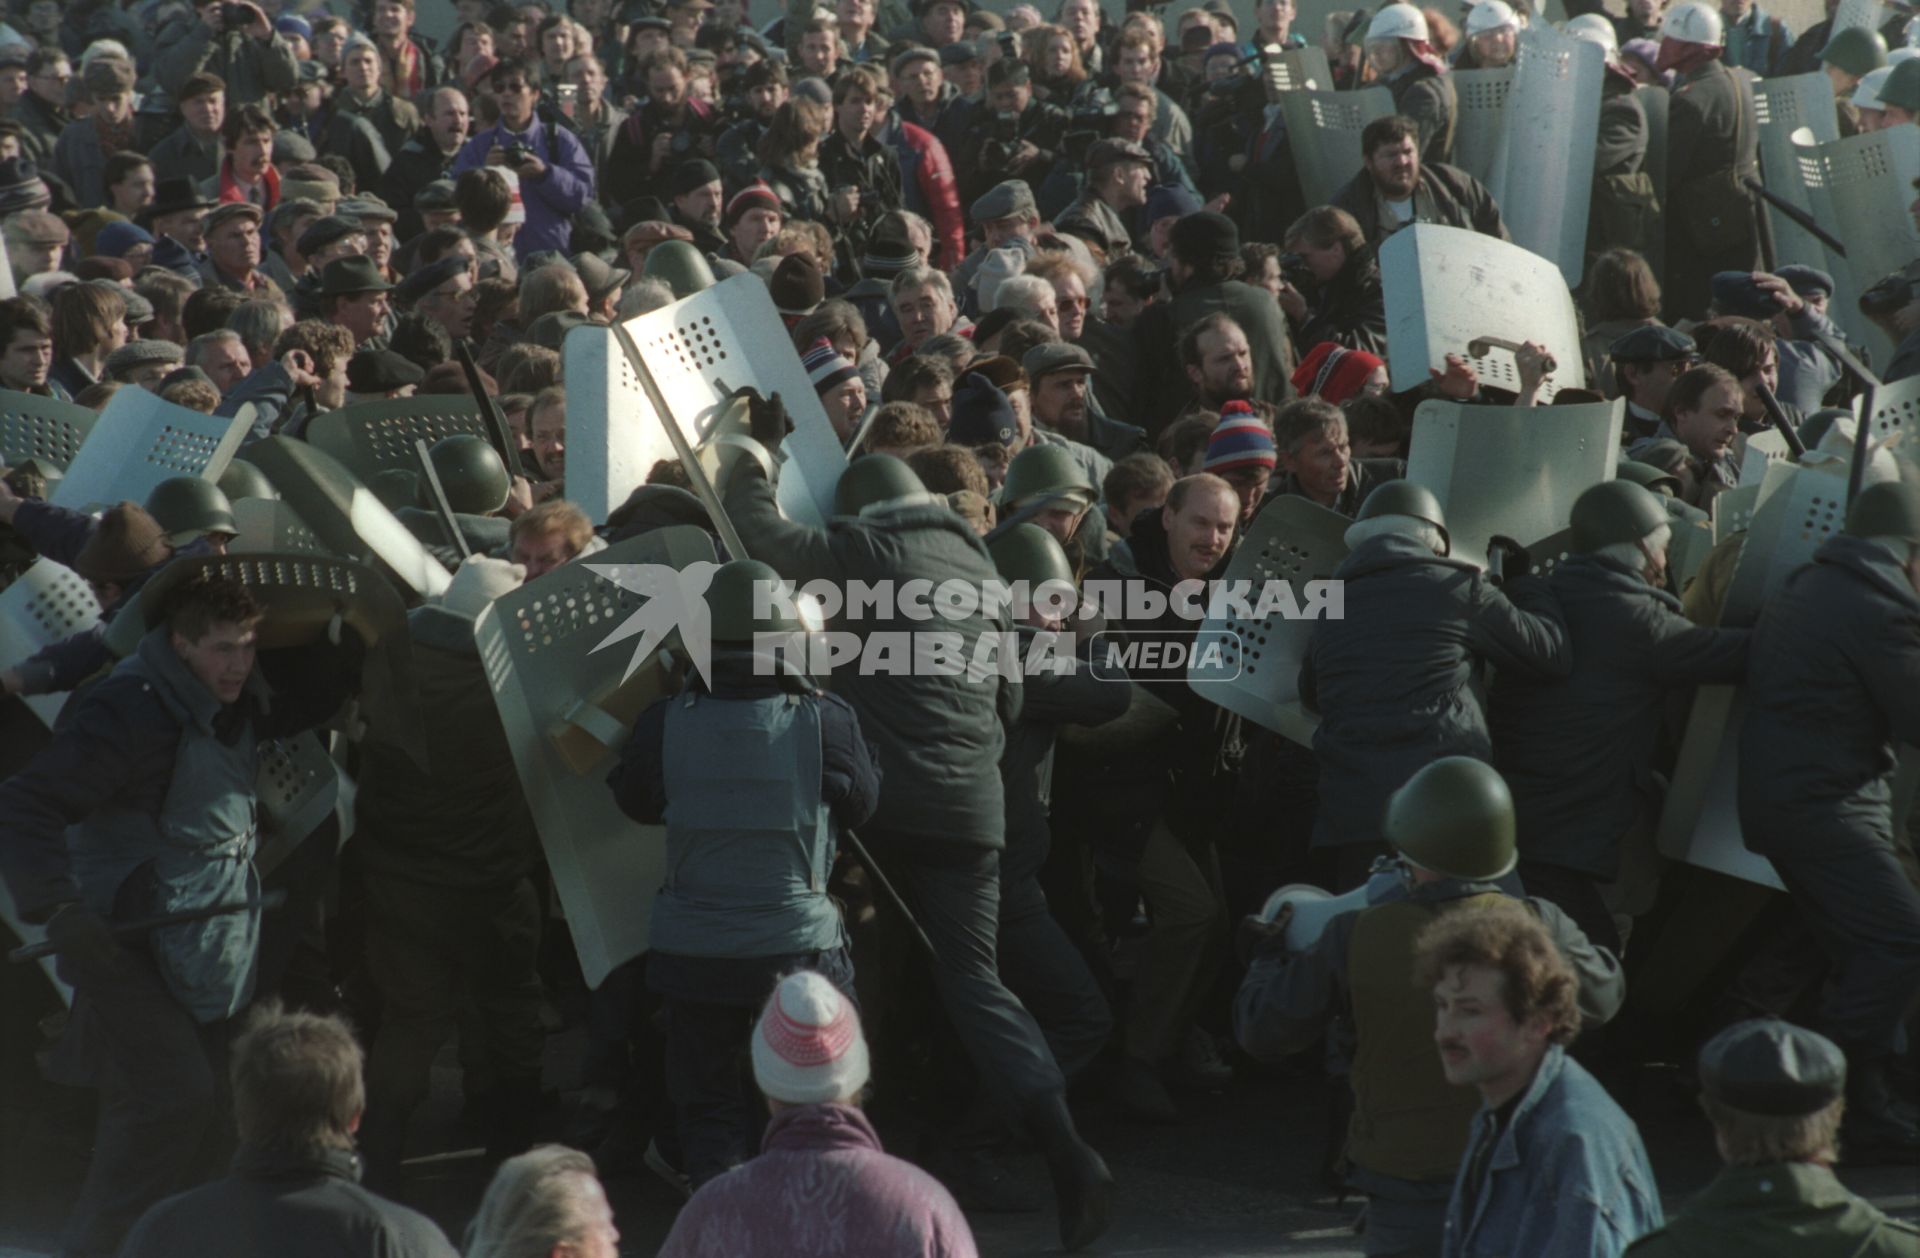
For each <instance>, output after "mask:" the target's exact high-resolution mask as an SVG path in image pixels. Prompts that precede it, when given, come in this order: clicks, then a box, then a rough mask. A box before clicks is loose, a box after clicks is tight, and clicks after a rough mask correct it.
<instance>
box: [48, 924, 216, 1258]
mask: <svg viewBox="0 0 1920 1258" xmlns="http://www.w3.org/2000/svg"><path fill="white" fill-rule="evenodd" d="M60 977H62V978H63V979H65V980H66V981H67V982H69V983H71V984H72V985H73V988H74V1003H73V1016H72V1018H71V1020H70V1021H69V1023H68V1029H67V1034H66V1036H65V1038H64V1039H63V1040H62V1042H61V1045H60V1050H59V1051H60V1060H59V1063H58V1065H59V1067H60V1073H61V1076H62V1081H63V1082H68V1081H72V1082H80V1081H85V1082H88V1083H91V1084H92V1086H94V1087H95V1088H97V1089H98V1090H99V1093H100V1111H99V1118H98V1120H97V1123H96V1126H95V1129H94V1148H93V1161H92V1163H91V1164H90V1165H89V1166H88V1168H87V1177H86V1180H85V1181H84V1182H83V1183H82V1184H81V1186H80V1196H79V1199H78V1200H76V1201H75V1202H74V1204H73V1209H72V1211H71V1212H69V1214H68V1216H67V1224H66V1228H65V1230H64V1231H63V1233H62V1235H61V1238H60V1250H61V1253H62V1254H64V1255H68V1256H70V1258H94V1256H95V1255H99V1256H101V1258H110V1256H111V1255H112V1254H113V1253H114V1252H115V1251H117V1250H118V1249H119V1247H120V1242H121V1240H122V1238H124V1237H125V1236H126V1234H127V1232H128V1230H129V1229H131V1228H132V1227H133V1224H134V1223H135V1221H136V1220H138V1219H139V1217H140V1216H141V1215H142V1214H143V1213H145V1212H146V1210H147V1208H148V1207H149V1206H151V1205H153V1204H154V1203H155V1202H157V1201H159V1200H160V1199H161V1198H163V1197H169V1196H171V1195H173V1194H174V1193H177V1192H181V1191H183V1190H185V1189H187V1188H190V1187H193V1186H194V1185H196V1184H198V1183H201V1182H203V1181H205V1180H206V1179H208V1178H211V1177H212V1176H213V1175H215V1174H217V1173H218V1172H219V1169H220V1168H219V1163H220V1161H221V1152H222V1150H223V1149H225V1148H226V1147H227V1145H228V1143H229V1139H228V1124H229V1116H228V1113H227V1107H226V1104H225V1101H226V1095H227V1086H226V1076H227V1034H228V1031H229V1027H228V1024H227V1023H226V1022H225V1021H221V1022H215V1023H209V1024H205V1025H203V1024H201V1023H199V1022H196V1021H195V1020H194V1018H193V1015H192V1014H190V1013H188V1012H187V1011H186V1009H185V1008H184V1007H182V1006H181V1004H180V1003H179V1002H178V1001H177V1000H175V999H174V998H173V995H172V993H171V992H169V991H168V990H167V985H166V980H164V979H163V978H161V977H160V971H159V969H158V968H157V967H156V966H155V964H154V961H153V958H152V957H151V956H150V955H149V954H148V953H147V952H145V951H144V950H141V949H135V948H128V949H126V950H125V951H124V952H123V954H122V956H121V959H120V960H119V962H118V963H117V964H116V965H115V966H114V967H113V969H112V970H111V971H107V972H101V971H96V970H93V969H91V968H83V967H76V966H74V965H72V964H70V963H68V962H67V961H65V960H62V962H61V964H60Z"/></svg>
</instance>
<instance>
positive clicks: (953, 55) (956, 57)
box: [940, 39, 980, 67]
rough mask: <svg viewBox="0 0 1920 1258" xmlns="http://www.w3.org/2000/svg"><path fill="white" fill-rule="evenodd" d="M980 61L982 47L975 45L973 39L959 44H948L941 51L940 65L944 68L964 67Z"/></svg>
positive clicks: (964, 40)
mask: <svg viewBox="0 0 1920 1258" xmlns="http://www.w3.org/2000/svg"><path fill="white" fill-rule="evenodd" d="M978 60H980V45H978V44H976V43H974V42H973V41H972V40H971V39H963V40H961V41H959V42H958V43H953V44H948V45H947V46H946V47H945V48H942V49H941V50H940V64H941V66H943V67H945V66H963V65H966V64H968V63H969V62H973V61H978Z"/></svg>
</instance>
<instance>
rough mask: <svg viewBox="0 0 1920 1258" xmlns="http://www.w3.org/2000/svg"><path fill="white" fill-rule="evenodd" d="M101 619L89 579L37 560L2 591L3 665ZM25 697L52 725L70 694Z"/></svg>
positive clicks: (0, 634) (0, 665)
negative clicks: (87, 580) (88, 582)
mask: <svg viewBox="0 0 1920 1258" xmlns="http://www.w3.org/2000/svg"><path fill="white" fill-rule="evenodd" d="M99 619H100V603H99V601H98V600H96V599H95V598H94V597H93V587H92V586H90V585H88V584H87V582H86V580H85V578H83V577H82V576H81V575H80V574H79V573H77V572H75V571H74V570H73V569H71V568H69V567H67V566H66V565H64V564H57V563H55V562H54V561H53V560H51V559H45V558H41V559H36V560H34V561H33V563H31V564H29V565H28V566H27V570H26V571H25V572H22V573H21V574H20V575H19V577H17V578H15V580H14V581H13V583H12V584H10V585H8V586H7V588H6V589H4V590H0V668H12V667H13V666H14V665H15V664H18V663H20V661H22V660H24V659H26V658H27V657H28V656H30V655H33V654H34V653H35V652H37V651H39V650H40V649H41V648H42V647H48V646H52V645H53V644H54V643H56V642H63V641H65V640H66V639H68V638H70V637H72V636H73V635H74V634H76V633H79V632H81V631H82V630H84V629H86V628H88V627H89V626H91V625H92V624H94V623H95V622H96V621H98V620H99ZM21 701H22V702H23V703H25V704H26V705H27V706H28V707H29V708H32V709H33V712H34V715H36V716H38V717H39V718H40V719H41V720H42V721H43V722H45V724H46V726H47V728H48V729H52V728H53V722H54V718H55V717H57V716H59V715H60V708H61V707H62V705H64V704H65V703H66V701H67V696H66V695H64V694H50V695H23V696H21Z"/></svg>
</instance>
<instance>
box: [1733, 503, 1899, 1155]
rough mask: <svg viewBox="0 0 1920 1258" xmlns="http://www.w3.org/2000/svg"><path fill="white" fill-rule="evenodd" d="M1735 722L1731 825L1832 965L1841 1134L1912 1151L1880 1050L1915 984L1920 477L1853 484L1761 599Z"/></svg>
mask: <svg viewBox="0 0 1920 1258" xmlns="http://www.w3.org/2000/svg"><path fill="white" fill-rule="evenodd" d="M1747 693H1748V708H1747V717H1746V721H1745V723H1744V724H1743V725H1742V726H1741V729H1740V769H1741V772H1740V830H1741V835H1742V837H1743V838H1744V839H1745V840H1746V844H1747V846H1748V847H1749V848H1751V849H1752V850H1753V851H1755V852H1757V853H1759V854H1760V855H1762V856H1765V857H1767V858H1768V859H1770V860H1771V861H1772V862H1773V867H1774V869H1776V870H1777V871H1779V874H1780V878H1781V881H1783V882H1785V883H1786V884H1787V890H1788V891H1790V892H1792V893H1793V898H1794V901H1795V902H1796V903H1797V904H1798V905H1799V906H1800V909H1801V911H1802V912H1803V913H1804V914H1805V915H1806V917H1807V919H1808V921H1809V922H1810V924H1811V925H1812V927H1813V930H1814V934H1815V935H1816V936H1817V937H1818V938H1819V940H1820V942H1821V946H1822V947H1823V948H1825V949H1826V951H1827V954H1828V956H1829V957H1830V958H1831V959H1832V961H1833V965H1834V974H1833V976H1832V980H1831V981H1830V983H1829V985H1828V988H1827V993H1826V999H1825V1002H1824V1004H1823V1006H1822V1010H1821V1015H1820V1020H1821V1022H1822V1024H1823V1025H1824V1026H1825V1027H1826V1029H1827V1031H1828V1033H1829V1034H1830V1035H1832V1037H1833V1039H1834V1040H1835V1041H1836V1042H1837V1043H1839V1045H1840V1046H1841V1047H1842V1048H1843V1049H1845V1050H1846V1053H1847V1065H1848V1078H1847V1102H1848V1104H1847V1124H1846V1127H1845V1129H1844V1132H1843V1134H1844V1137H1845V1143H1846V1145H1847V1147H1848V1148H1849V1149H1850V1150H1851V1151H1853V1152H1854V1153H1855V1154H1857V1155H1872V1154H1881V1155H1886V1156H1891V1157H1895V1158H1899V1159H1901V1160H1904V1161H1911V1160H1915V1159H1920V1131H1916V1130H1915V1128H1914V1125H1913V1124H1912V1123H1911V1122H1910V1121H1908V1120H1906V1119H1904V1118H1903V1117H1901V1116H1900V1114H1899V1113H1898V1112H1897V1111H1896V1110H1894V1109H1893V1108H1892V1107H1891V1105H1890V1103H1889V1101H1890V1097H1889V1093H1888V1088H1887V1063H1888V1060H1889V1059H1890V1058H1891V1057H1892V1055H1893V1053H1894V1050H1895V1046H1896V1043H1897V1040H1898V1036H1899V1034H1900V1027H1901V1024H1902V1022H1903V1021H1904V1020H1905V1019H1906V1017H1907V1015H1908V1014H1909V1013H1911V1012H1912V1010H1913V1005H1914V1000H1915V997H1916V996H1917V995H1920V891H1916V890H1915V889H1914V886H1913V883H1912V882H1911V881H1910V880H1909V879H1908V877H1907V875H1906V872H1905V870H1904V869H1903V868H1902V866H1901V862H1900V857H1899V855H1898V852H1897V851H1896V848H1895V841H1894V833H1893V804H1892V782H1893V771H1894V748H1895V745H1896V744H1899V743H1906V744H1909V745H1914V744H1920V488H1916V487H1914V486H1913V485H1910V484H1903V483H1900V482H1887V483H1882V484H1878V485H1873V486H1871V487H1869V488H1867V489H1865V490H1863V491H1861V493H1860V495H1859V497H1857V498H1855V499H1854V501H1853V504H1852V506H1851V507H1850V508H1849V509H1848V511H1847V525H1846V531H1845V532H1844V533H1842V534H1841V535H1839V536H1836V537H1832V538H1829V539H1828V540H1827V541H1826V543H1825V544H1823V545H1822V546H1821V547H1820V549H1819V550H1818V551H1816V552H1815V553H1814V558H1813V562H1812V563H1811V564H1809V565H1807V566H1806V567H1803V568H1801V569H1799V570H1798V571H1796V572H1794V573H1793V574H1792V575H1791V576H1789V577H1788V578H1787V579H1786V582H1785V584H1784V585H1782V587H1781V588H1780V589H1779V590H1778V591H1777V592H1776V593H1775V594H1774V595H1773V597H1772V598H1771V599H1769V600H1768V602H1767V604H1766V606H1765V608H1764V609H1763V610H1762V612H1761V615H1760V623H1759V626H1758V628H1757V629H1756V630H1755V632H1754V640H1753V658H1752V664H1751V666H1750V672H1749V674H1748V686H1747Z"/></svg>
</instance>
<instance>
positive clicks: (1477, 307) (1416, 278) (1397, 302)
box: [1380, 223, 1587, 401]
mask: <svg viewBox="0 0 1920 1258" xmlns="http://www.w3.org/2000/svg"><path fill="white" fill-rule="evenodd" d="M1380 278H1381V283H1382V287H1383V289H1384V291H1385V294H1386V305H1387V369H1388V371H1389V372H1390V373H1391V375H1392V377H1393V389H1394V391H1395V392H1396V393H1398V392H1405V391H1406V390H1408V389H1414V388H1418V387H1419V386H1421V385H1423V384H1425V383H1426V382H1427V378H1428V377H1427V370H1428V368H1440V367H1444V366H1445V363H1446V356H1447V355H1448V354H1458V355H1460V356H1461V357H1463V358H1467V359H1468V361H1470V362H1471V363H1472V364H1473V367H1474V370H1476V371H1477V372H1479V373H1480V381H1481V383H1482V384H1490V385H1492V386H1493V387H1495V388H1497V389H1506V390H1508V391H1509V392H1513V393H1518V392H1519V391H1520V373H1519V371H1518V370H1517V369H1516V368H1515V366H1514V361H1513V354H1512V352H1511V351H1509V350H1505V349H1501V348H1499V347H1498V346H1492V347H1489V348H1488V351H1487V353H1485V354H1483V355H1480V356H1478V357H1474V356H1472V355H1470V354H1469V353H1468V347H1469V346H1470V345H1471V344H1472V342H1474V341H1475V340H1477V339H1479V338H1481V337H1494V338H1497V339H1501V340H1507V341H1512V342H1514V343H1516V344H1518V343H1519V342H1522V341H1538V342H1541V343H1543V344H1544V345H1545V346H1546V347H1547V349H1548V351H1549V352H1550V353H1552V354H1553V356H1554V358H1555V359H1556V360H1558V363H1559V366H1558V368H1557V369H1556V370H1555V372H1554V374H1553V375H1551V376H1549V377H1547V380H1546V382H1545V383H1544V384H1543V385H1541V388H1540V393H1541V400H1542V401H1545V400H1546V399H1548V398H1550V397H1552V396H1553V394H1555V393H1557V392H1558V391H1559V390H1561V389H1572V388H1583V387H1585V385H1586V382H1587V372H1586V367H1585V365H1584V362H1585V360H1584V359H1583V357H1582V355H1581V352H1580V320H1579V317H1578V316H1577V315H1576V314H1575V313H1574V308H1573V295H1572V294H1571V293H1570V292H1568V291H1567V283H1566V280H1565V279H1563V278H1562V277H1561V274H1560V269H1559V268H1558V267H1557V266H1555V265H1554V264H1553V263H1552V262H1550V261H1549V260H1547V259H1546V258H1543V257H1541V256H1540V255H1538V254H1536V253H1532V252H1529V251H1528V250H1526V249H1522V248H1521V247H1520V246H1518V245H1514V244H1509V243H1507V242H1506V241H1504V240H1495V239H1494V238H1493V237H1491V236H1483V235H1481V234H1480V233H1479V232H1473V231H1468V230H1466V229H1465V228H1461V227H1442V226H1440V225H1438V224H1436V223H1415V224H1413V225H1412V226H1409V227H1403V228H1401V229H1400V230H1399V231H1397V232H1395V233H1393V234H1392V235H1391V236H1388V237H1387V238H1386V240H1385V241H1383V242H1382V243H1381V245H1380Z"/></svg>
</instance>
